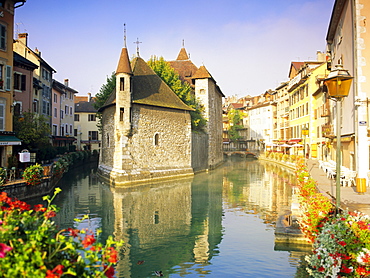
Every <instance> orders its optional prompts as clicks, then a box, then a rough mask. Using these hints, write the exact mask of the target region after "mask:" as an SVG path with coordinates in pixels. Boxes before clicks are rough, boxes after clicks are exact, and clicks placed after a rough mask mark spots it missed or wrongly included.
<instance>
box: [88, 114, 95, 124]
mask: <svg viewBox="0 0 370 278" xmlns="http://www.w3.org/2000/svg"><path fill="white" fill-rule="evenodd" d="M88 121H89V122H95V121H96V116H95V114H89V115H88Z"/></svg>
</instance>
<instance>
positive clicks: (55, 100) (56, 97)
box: [54, 94, 58, 103]
mask: <svg viewBox="0 0 370 278" xmlns="http://www.w3.org/2000/svg"><path fill="white" fill-rule="evenodd" d="M57 102H58V95H57V94H54V103H57Z"/></svg>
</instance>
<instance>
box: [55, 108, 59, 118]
mask: <svg viewBox="0 0 370 278" xmlns="http://www.w3.org/2000/svg"><path fill="white" fill-rule="evenodd" d="M57 116H58V109H57V108H56V107H54V118H56V117H57Z"/></svg>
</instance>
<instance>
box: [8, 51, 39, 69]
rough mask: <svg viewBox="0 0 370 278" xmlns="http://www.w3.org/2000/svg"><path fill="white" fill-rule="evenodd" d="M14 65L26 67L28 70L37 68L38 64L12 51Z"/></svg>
mask: <svg viewBox="0 0 370 278" xmlns="http://www.w3.org/2000/svg"><path fill="white" fill-rule="evenodd" d="M13 59H14V66H21V67H26V68H28V69H29V70H34V69H37V68H38V67H39V66H38V65H36V64H34V63H32V62H31V61H30V60H28V59H26V58H24V57H22V56H21V55H19V54H18V53H16V52H13Z"/></svg>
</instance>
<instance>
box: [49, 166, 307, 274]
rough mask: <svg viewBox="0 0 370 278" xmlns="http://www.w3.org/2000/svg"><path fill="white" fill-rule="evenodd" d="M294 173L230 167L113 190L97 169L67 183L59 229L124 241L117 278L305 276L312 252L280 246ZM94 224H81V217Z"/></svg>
mask: <svg viewBox="0 0 370 278" xmlns="http://www.w3.org/2000/svg"><path fill="white" fill-rule="evenodd" d="M294 184H295V183H294V174H293V173H292V172H289V171H287V170H284V169H282V168H279V167H276V166H274V165H271V164H264V163H262V162H258V161H246V160H245V159H244V160H242V159H239V160H228V161H226V162H225V163H224V164H223V166H221V167H219V168H218V169H216V170H214V171H210V172H209V173H200V174H197V175H195V176H194V177H193V178H190V179H182V180H173V181H170V182H161V183H156V184H146V185H141V186H135V187H131V188H111V187H110V186H109V185H108V184H104V183H103V184H102V183H101V182H100V181H99V179H98V177H97V176H96V174H95V171H94V170H91V169H83V168H82V169H75V170H74V171H71V172H69V173H68V175H66V177H64V178H63V180H62V182H61V184H60V187H61V188H62V190H63V191H62V193H60V194H59V196H58V197H57V198H56V201H55V203H56V204H57V205H58V206H60V207H61V210H60V213H59V214H58V216H57V218H56V222H57V224H58V225H59V226H60V227H61V228H66V227H75V228H80V229H81V228H88V229H91V230H93V231H96V229H102V231H103V233H102V236H101V240H105V239H106V238H107V236H108V235H114V236H115V237H116V238H119V239H124V240H125V247H124V248H123V249H122V250H121V252H120V263H119V265H118V267H117V277H126V278H128V277H156V275H155V271H162V273H163V275H164V277H307V275H306V274H305V272H304V271H303V270H304V266H303V265H302V264H303V262H304V260H303V259H302V257H303V256H304V255H305V254H306V252H307V251H305V250H302V249H300V248H295V247H294V246H293V247H292V246H290V247H287V246H278V245H276V244H275V241H274V230H275V222H276V220H277V218H278V216H279V215H280V214H281V213H283V212H284V211H285V210H287V209H290V206H291V200H292V186H294ZM85 214H89V215H90V219H89V220H86V221H83V222H82V223H75V221H74V219H75V218H76V217H82V216H83V215H85Z"/></svg>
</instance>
